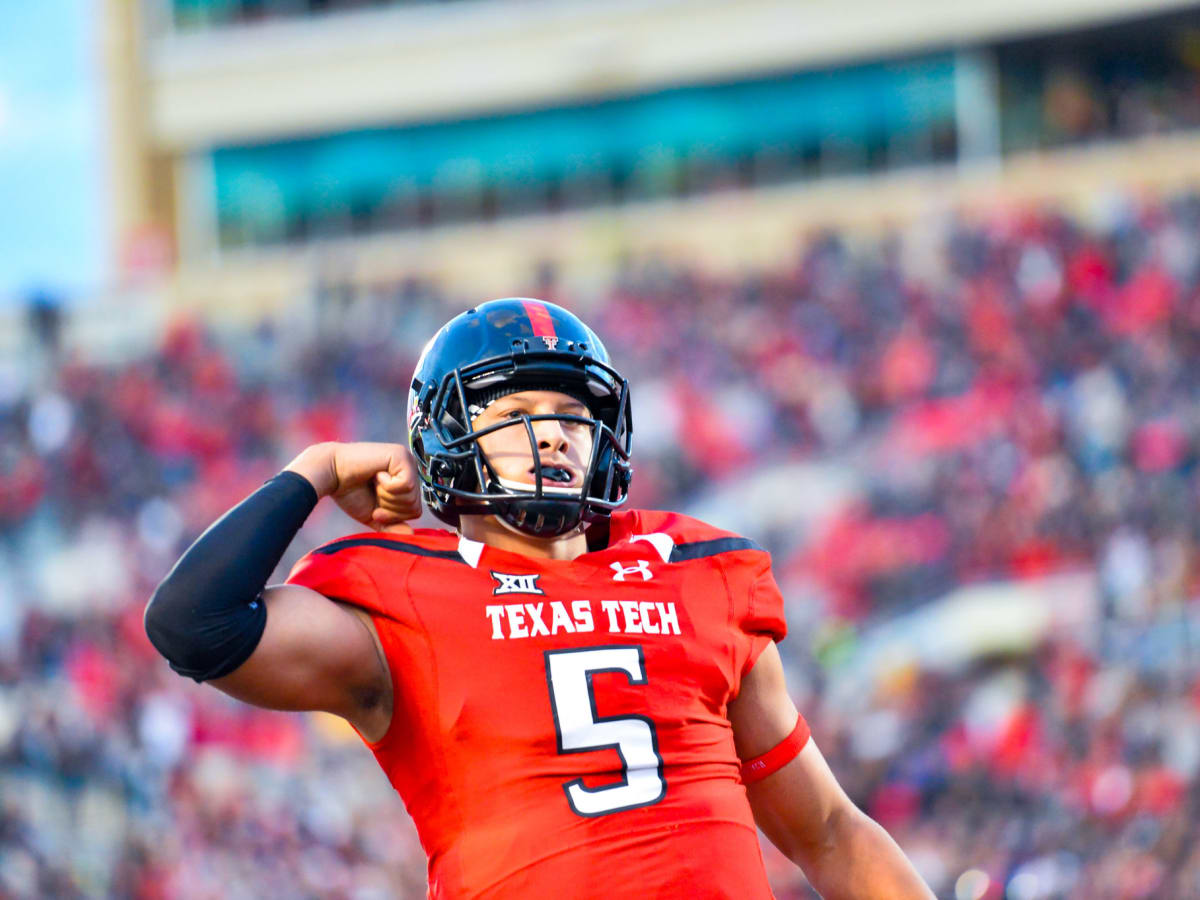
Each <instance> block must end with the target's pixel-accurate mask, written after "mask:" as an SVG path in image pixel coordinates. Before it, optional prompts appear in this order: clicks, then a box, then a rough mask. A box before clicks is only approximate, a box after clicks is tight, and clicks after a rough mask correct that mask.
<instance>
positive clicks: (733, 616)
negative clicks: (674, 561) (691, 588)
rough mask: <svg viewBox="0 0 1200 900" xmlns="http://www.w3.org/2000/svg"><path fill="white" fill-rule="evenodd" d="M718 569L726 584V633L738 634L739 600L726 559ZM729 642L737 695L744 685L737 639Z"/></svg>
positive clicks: (731, 686)
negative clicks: (738, 661)
mask: <svg viewBox="0 0 1200 900" xmlns="http://www.w3.org/2000/svg"><path fill="white" fill-rule="evenodd" d="M717 571H718V572H720V573H721V583H722V584H724V585H725V598H726V600H727V601H728V609H729V629H728V631H727V632H726V633H727V634H730V635H733V634H737V630H738V621H737V605H736V604H737V601H736V600H735V599H734V596H733V588H731V587H730V586H729V575H728V574H727V573H726V572H725V564H724V560H720V559H718V560H717ZM728 644H729V677H730V680H731V681H732V680H733V679H734V678H735V677H736V678H737V683H736V684H731V685H730V689H731V690H732V691H733V696H737V692H738V691H739V690H741V687H742V680H741V674H740V673H739V672H738V670H737V641H736V640H734V639H733V638H730V639H729V641H728ZM729 699H730V698H729V697H726V698H725V702H726V704H727V705H728V703H729Z"/></svg>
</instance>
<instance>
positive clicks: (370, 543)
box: [312, 537, 467, 566]
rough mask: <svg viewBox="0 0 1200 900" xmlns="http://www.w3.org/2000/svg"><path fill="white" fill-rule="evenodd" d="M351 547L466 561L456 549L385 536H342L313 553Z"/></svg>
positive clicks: (322, 554) (324, 553) (465, 563)
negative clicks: (440, 548)
mask: <svg viewBox="0 0 1200 900" xmlns="http://www.w3.org/2000/svg"><path fill="white" fill-rule="evenodd" d="M351 547H382V548H383V549H384V550H396V551H398V552H400V553H411V554H413V555H414V556H432V557H435V558H437V559H448V560H451V561H453V562H459V563H462V564H463V565H464V566H465V565H467V561H466V560H464V559H463V558H462V556H461V555H459V552H458V551H457V550H433V549H431V548H429V547H421V546H418V545H416V544H407V543H403V542H401V541H392V540H388V539H387V538H372V537H360V538H344V539H343V540H340V541H333V542H332V543H329V544H326V545H324V546H323V547H318V548H317V549H316V550H313V551H312V552H313V553H317V554H320V555H321V556H330V555H332V554H334V553H337V552H338V551H339V550H347V549H349V548H351Z"/></svg>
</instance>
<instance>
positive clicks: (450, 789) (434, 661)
mask: <svg viewBox="0 0 1200 900" xmlns="http://www.w3.org/2000/svg"><path fill="white" fill-rule="evenodd" d="M367 540H370V539H369V538H367ZM422 555H424V554H422ZM454 556H455V558H457V559H458V561H459V562H461V563H462V564H463V565H464V566H465V565H466V564H467V563H466V561H465V560H464V559H463V558H462V557H461V556H459V555H458V551H457V550H455V551H454ZM416 567H417V563H416V561H415V560H414V562H413V564H412V565H411V566H409V569H408V572H407V573H405V577H404V594H405V596H406V597H407V598H408V605H409V607H410V608H411V609H412V614H413V618H415V619H416V620H417V624H418V625H420V626H421V628H420V631H421V637H422V638H423V639H424V641H425V649H426V651H427V652H428V653H429V665H430V668H431V670H432V671H431V672H430V677H431V678H432V679H433V712H434V716H435V717H436V718H439V719H440V717H441V698H442V686H441V677H440V673H439V672H438V658H437V654H436V653H434V648H433V637H432V636H431V635H430V633H429V627H428V626H427V625H426V624H425V620H424V619H423V618H421V611H420V610H419V609H418V608H417V602H416V600H415V599H413V595H412V591H411V590H409V582H410V581H411V579H412V572H413V569H415V568H416ZM437 727H438V729H439V731H440V729H441V724H440V722H439V723H438V726H437ZM445 743H446V742H445V741H441V740H439V741H435V742H434V743H433V750H434V752H435V753H436V754H437V757H438V763H439V768H438V769H437V771H439V772H450V771H451V769H450V766H449V764H448V762H447V759H446V756H447V754H446V747H445ZM445 784H446V793H445V797H444V800H445V802H446V803H447V804H448V805H449V806H451V807H453V809H454V815H455V818H456V819H457V827H456V828H455V829H454V831H455V833H456V834H457V833H461V832H462V830H463V823H464V822H465V821H466V817H465V816H463V811H462V807H461V805H460V804H459V802H458V795H457V793H456V790H457V785H455V784H452V783H451V782H450V781H449V779H445ZM454 866H455V868H456V869H457V870H458V871H457V872H455V873H454V875H455V880H456V881H457V882H458V884H459V887H460V888H462V887H465V879H464V878H463V874H462V864H461V863H460V862H458V861H457V860H455V863H454Z"/></svg>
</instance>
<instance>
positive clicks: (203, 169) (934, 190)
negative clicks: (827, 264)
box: [110, 0, 1200, 308]
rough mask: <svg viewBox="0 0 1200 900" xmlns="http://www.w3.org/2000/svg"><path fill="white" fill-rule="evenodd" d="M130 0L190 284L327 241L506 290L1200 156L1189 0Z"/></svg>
mask: <svg viewBox="0 0 1200 900" xmlns="http://www.w3.org/2000/svg"><path fill="white" fill-rule="evenodd" d="M110 5H111V7H112V8H113V10H114V27H113V32H114V34H118V35H121V36H122V39H121V40H119V41H113V42H111V54H110V55H111V59H112V61H113V64H112V70H113V72H114V74H115V77H114V79H113V82H112V83H113V94H112V96H113V109H114V111H115V113H116V116H115V121H117V122H119V126H118V127H115V128H114V129H113V134H114V150H113V153H112V158H113V161H114V167H115V173H114V183H115V184H117V185H120V186H121V188H122V189H121V190H119V191H118V192H117V196H118V197H119V198H120V201H119V204H118V206H117V208H116V210H115V216H116V219H117V222H116V229H115V230H116V233H117V234H119V235H120V236H121V237H120V238H119V246H118V248H117V252H118V254H119V256H120V258H121V259H122V260H123V263H124V265H126V266H133V267H137V266H145V265H149V266H154V265H156V264H162V263H163V262H164V261H165V260H167V259H178V262H179V268H178V272H177V275H176V276H175V286H174V293H175V295H176V296H177V297H178V298H180V300H182V301H184V302H186V303H188V304H189V305H190V304H195V303H200V304H201V305H208V303H207V302H206V301H212V302H213V304H214V305H215V306H216V307H217V308H222V307H228V306H229V305H230V303H232V302H233V301H234V300H236V301H237V302H238V304H239V305H244V304H246V303H249V304H250V305H251V306H253V307H255V308H258V307H259V306H260V305H261V304H264V303H265V304H266V305H267V306H276V307H277V306H278V304H280V303H284V302H286V301H285V298H290V297H293V296H294V295H295V293H296V291H297V290H298V289H299V290H304V289H305V285H307V284H310V283H311V280H312V278H313V273H314V271H316V270H319V269H320V268H321V266H322V265H323V264H325V262H326V261H330V260H336V263H333V264H335V265H336V266H337V267H338V268H339V270H340V271H343V272H347V273H352V277H354V278H357V279H360V280H361V281H362V283H369V282H371V281H372V280H376V279H379V278H388V277H394V276H395V275H396V274H398V273H413V272H414V271H417V272H424V273H428V274H430V275H436V276H437V277H438V278H439V279H450V280H451V281H452V283H455V284H461V285H462V286H463V287H464V288H470V289H478V290H482V291H483V292H484V293H485V294H486V293H488V292H489V291H491V292H493V293H494V292H495V289H496V285H497V283H499V282H508V283H514V282H524V281H526V280H527V279H528V266H529V263H528V261H529V260H530V259H531V258H542V259H547V260H554V261H556V262H558V263H560V264H563V268H564V269H566V270H567V271H568V272H580V271H584V270H586V269H588V268H589V267H591V268H594V267H595V266H601V267H603V266H611V265H612V263H613V262H614V260H617V259H620V258H628V256H629V255H631V254H632V255H637V254H643V253H647V252H654V253H661V252H675V253H681V254H685V255H693V254H702V255H703V257H704V258H705V259H706V260H709V261H710V262H711V264H713V265H719V266H722V267H723V268H729V267H736V266H739V265H743V264H745V263H747V262H752V263H756V264H762V263H764V262H768V261H773V260H777V259H779V258H781V257H782V256H784V255H786V254H787V253H788V252H789V250H790V248H791V246H792V243H793V241H794V238H795V235H796V234H797V232H798V231H799V230H801V229H803V228H805V227H808V226H811V225H813V224H842V223H847V224H855V223H859V224H872V223H874V224H878V223H879V222H881V221H895V220H897V218H898V217H903V216H914V215H922V214H932V213H936V212H939V211H943V210H945V209H946V208H948V207H949V206H951V205H954V204H961V203H963V202H978V201H981V200H982V201H984V202H987V201H988V200H994V199H995V198H1006V199H1008V200H1010V201H1011V200H1013V199H1016V198H1020V197H1029V196H1043V197H1045V196H1050V195H1053V196H1056V197H1058V196H1061V197H1065V198H1067V199H1069V200H1070V201H1072V202H1074V203H1076V204H1078V203H1080V202H1086V200H1087V198H1089V197H1094V195H1095V193H1096V187H1097V185H1098V184H1102V183H1104V182H1105V181H1106V180H1108V179H1110V178H1111V177H1113V176H1114V175H1116V177H1118V178H1119V179H1121V180H1122V181H1125V182H1129V181H1131V180H1135V181H1138V182H1140V183H1147V184H1149V183H1159V184H1161V183H1166V182H1169V181H1171V180H1177V179H1188V178H1194V177H1195V175H1196V171H1195V170H1196V167H1197V165H1200V164H1198V163H1196V160H1197V159H1200V154H1198V153H1196V152H1195V150H1196V147H1195V146H1194V145H1193V144H1191V143H1190V141H1188V140H1186V139H1183V140H1179V139H1176V138H1174V137H1164V134H1170V133H1171V132H1173V131H1175V130H1176V127H1175V126H1182V125H1184V124H1186V123H1185V122H1177V121H1175V119H1176V118H1177V117H1183V118H1185V119H1186V117H1187V116H1188V114H1189V113H1188V112H1187V111H1186V110H1181V109H1180V110H1172V109H1171V108H1170V107H1172V106H1173V105H1176V104H1183V103H1185V102H1186V103H1188V104H1189V105H1190V107H1191V109H1192V113H1191V114H1193V115H1194V104H1195V101H1194V98H1193V99H1191V100H1190V101H1185V100H1184V98H1182V97H1172V96H1169V95H1168V94H1169V92H1170V91H1171V89H1172V88H1171V85H1172V84H1174V83H1175V82H1176V81H1178V80H1180V79H1181V78H1184V79H1185V78H1186V77H1188V73H1191V72H1193V71H1194V65H1195V56H1196V54H1197V53H1198V52H1200V51H1197V50H1196V40H1197V38H1196V36H1195V34H1194V31H1192V30H1189V29H1190V27H1194V21H1195V19H1194V15H1195V12H1194V8H1190V7H1189V4H1185V3H1181V2H1177V0H1175V2H1173V0H1137V2H1134V0H1064V2H1057V3H1042V2H1037V0H1019V2H1015V3H1014V2H998V0H986V2H979V3H969V4H962V3H954V2H949V0H917V2H913V3H905V4H902V5H898V4H893V3H886V2H876V0H863V2H858V3H853V4H846V3H833V2H820V0H814V2H804V3H794V2H785V0H743V2H726V0H653V2H647V0H638V2H619V3H606V4H603V5H596V4H587V3H555V2H465V0H464V2H453V3H433V4H426V3H413V2H361V3H360V2H345V3H341V2H327V3H305V2H277V3H276V2H257V0H256V2H249V0H247V2H239V0H219V2H218V0H213V2H205V0H188V2H183V0H180V2H167V0H160V2H145V3H138V2H133V0H126V2H114V3H112V4H110ZM1099 85H1106V86H1111V85H1116V86H1117V88H1116V89H1119V90H1125V91H1126V93H1127V94H1131V95H1137V96H1141V97H1144V102H1145V103H1147V104H1149V107H1150V108H1147V109H1143V110H1141V111H1138V110H1133V109H1126V108H1124V107H1125V106H1135V105H1136V104H1137V102H1138V101H1137V99H1129V98H1127V100H1126V102H1124V103H1122V101H1120V100H1118V98H1117V96H1116V94H1115V93H1114V90H1116V89H1109V90H1108V93H1107V94H1106V93H1105V92H1104V90H1103V89H1102V90H1100V92H1099V95H1096V94H1094V93H1093V92H1092V91H1093V89H1094V88H1096V87H1097V86H1099ZM1164 92H1166V93H1164ZM1139 118H1140V119H1142V120H1144V121H1134V120H1135V119H1139ZM1192 124H1193V125H1194V122H1192ZM1130 140H1137V141H1138V143H1137V145H1136V150H1134V149H1133V147H1132V146H1131V144H1130V143H1129V141H1130ZM1084 143H1086V144H1087V149H1086V150H1085V151H1083V152H1073V151H1074V148H1075V147H1076V146H1078V145H1080V144H1084ZM1098 143H1099V144H1100V145H1103V146H1097V144H1098ZM1047 150H1054V151H1057V152H1046V151H1047ZM730 222H736V227H732V228H731V227H730Z"/></svg>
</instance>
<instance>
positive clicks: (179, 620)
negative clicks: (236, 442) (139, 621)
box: [145, 472, 317, 681]
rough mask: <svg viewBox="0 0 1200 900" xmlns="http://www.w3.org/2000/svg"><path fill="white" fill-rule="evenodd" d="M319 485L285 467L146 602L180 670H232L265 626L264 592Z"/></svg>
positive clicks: (149, 629) (203, 675)
mask: <svg viewBox="0 0 1200 900" xmlns="http://www.w3.org/2000/svg"><path fill="white" fill-rule="evenodd" d="M316 505H317V492H316V490H315V489H314V488H313V486H312V485H311V484H309V482H308V480H307V479H306V478H304V477H303V476H301V475H297V474H296V473H295V472H280V473H279V474H278V475H276V476H275V477H274V478H272V479H271V480H270V481H268V482H267V483H266V484H264V485H263V486H262V487H260V488H259V489H258V490H257V491H255V492H254V493H253V494H251V495H250V496H249V497H247V498H246V499H245V500H243V501H242V502H241V503H239V504H238V505H237V506H235V507H234V508H233V509H231V510H230V511H229V512H227V513H225V515H223V516H222V517H221V518H220V519H218V520H217V521H216V522H214V523H213V524H212V525H210V526H209V528H208V530H207V531H205V532H204V534H202V535H200V537H198V538H197V539H196V542H195V543H194V544H192V546H191V547H189V548H188V549H187V552H186V553H184V554H183V556H182V557H180V559H179V562H177V563H175V567H174V568H173V569H171V571H170V572H169V573H168V574H167V577H166V578H164V579H163V580H162V583H161V584H159V586H158V588H157V589H155V591H154V596H152V597H151V598H150V603H149V605H147V607H146V620H145V624H146V634H147V635H149V637H150V643H152V644H153V645H154V647H155V649H157V650H158V652H159V653H161V654H162V655H163V656H165V657H166V658H167V661H168V662H170V664H171V668H172V669H174V670H175V671H176V672H178V673H179V674H180V675H186V676H187V677H189V678H194V679H195V680H196V681H207V680H209V679H211V678H220V677H221V676H222V675H228V674H229V673H230V672H232V671H233V670H234V669H236V668H237V667H238V666H240V665H241V664H242V663H244V662H245V661H246V660H247V659H248V658H249V656H250V654H251V653H253V652H254V648H255V647H257V646H258V642H259V640H260V639H261V638H262V634H263V629H265V628H266V627H267V606H266V604H265V603H263V602H262V600H261V599H260V596H261V594H262V590H263V588H264V587H266V585H267V579H268V578H270V577H271V573H272V572H273V571H274V570H275V567H276V566H277V565H279V560H280V559H282V558H283V551H285V550H286V549H287V546H288V544H290V543H291V542H292V538H294V537H295V536H296V532H297V531H299V530H300V526H301V525H303V524H304V520H305V519H307V518H308V514H309V513H311V512H312V511H313V507H315V506H316Z"/></svg>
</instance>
